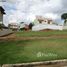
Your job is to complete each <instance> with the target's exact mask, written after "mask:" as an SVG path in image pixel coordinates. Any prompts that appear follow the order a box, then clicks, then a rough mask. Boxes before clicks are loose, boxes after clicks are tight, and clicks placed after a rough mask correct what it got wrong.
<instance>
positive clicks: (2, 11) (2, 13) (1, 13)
mask: <svg viewBox="0 0 67 67" xmlns="http://www.w3.org/2000/svg"><path fill="white" fill-rule="evenodd" d="M4 14H5V10H4V9H3V7H2V6H0V24H3V15H4Z"/></svg>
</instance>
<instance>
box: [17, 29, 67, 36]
mask: <svg viewBox="0 0 67 67" xmlns="http://www.w3.org/2000/svg"><path fill="white" fill-rule="evenodd" d="M63 34H64V35H66V34H67V30H63V31H58V30H57V31H37V32H36V31H19V32H16V36H18V37H21V36H22V37H30V36H31V37H44V36H51V35H63Z"/></svg>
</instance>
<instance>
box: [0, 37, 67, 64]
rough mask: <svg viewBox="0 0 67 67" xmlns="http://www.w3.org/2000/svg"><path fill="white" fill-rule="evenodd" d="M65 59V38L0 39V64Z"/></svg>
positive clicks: (66, 54)
mask: <svg viewBox="0 0 67 67" xmlns="http://www.w3.org/2000/svg"><path fill="white" fill-rule="evenodd" d="M56 59H67V38H64V39H60V38H59V39H58V38H52V39H44V40H40V39H39V40H36V39H35V40H16V41H14V40H13V41H10V40H8V41H3V40H2V41H0V64H7V63H10V64H11V63H23V62H33V61H46V60H56Z"/></svg>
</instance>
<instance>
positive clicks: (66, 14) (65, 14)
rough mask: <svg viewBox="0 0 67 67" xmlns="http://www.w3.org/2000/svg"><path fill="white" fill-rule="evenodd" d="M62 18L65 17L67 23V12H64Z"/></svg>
mask: <svg viewBox="0 0 67 67" xmlns="http://www.w3.org/2000/svg"><path fill="white" fill-rule="evenodd" d="M61 19H64V20H65V21H64V23H65V24H66V22H67V13H64V14H62V15H61Z"/></svg>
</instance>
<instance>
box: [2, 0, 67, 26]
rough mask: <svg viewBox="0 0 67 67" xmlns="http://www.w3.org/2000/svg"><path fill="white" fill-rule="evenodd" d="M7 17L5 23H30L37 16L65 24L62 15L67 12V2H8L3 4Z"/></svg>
mask: <svg viewBox="0 0 67 67" xmlns="http://www.w3.org/2000/svg"><path fill="white" fill-rule="evenodd" d="M3 8H4V9H5V12H6V15H5V16H4V23H5V24H6V25H7V24H8V23H10V22H17V23H19V22H21V21H25V22H26V23H29V22H31V21H33V20H34V19H35V16H36V15H41V16H44V17H46V18H51V19H53V20H54V21H55V22H57V23H58V24H63V21H62V20H61V15H62V14H63V13H66V12H67V0H7V1H6V2H4V3H3Z"/></svg>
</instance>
